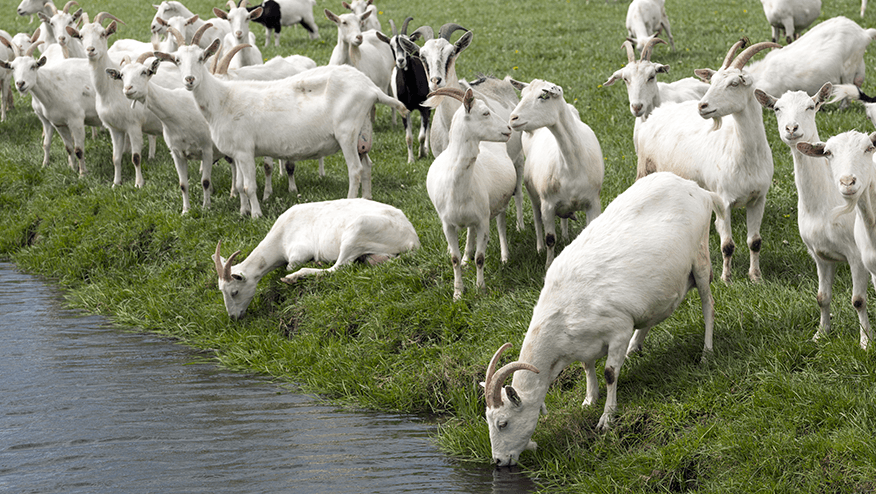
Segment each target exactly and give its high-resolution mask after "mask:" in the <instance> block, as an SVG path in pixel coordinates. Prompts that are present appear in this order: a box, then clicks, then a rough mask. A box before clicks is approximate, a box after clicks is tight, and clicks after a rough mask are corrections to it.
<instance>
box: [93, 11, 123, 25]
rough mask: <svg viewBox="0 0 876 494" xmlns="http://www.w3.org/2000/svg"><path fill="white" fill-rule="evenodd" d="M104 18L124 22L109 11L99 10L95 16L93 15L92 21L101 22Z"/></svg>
mask: <svg viewBox="0 0 876 494" xmlns="http://www.w3.org/2000/svg"><path fill="white" fill-rule="evenodd" d="M104 19H112V20H114V21H116V22H118V23H119V24H125V23H124V21H122V20H121V19H119V18H118V17H116V16H114V15H112V14H110V13H109V12H101V13H99V14H97V15H96V16H94V23H95V24H100V23H101V22H103V20H104ZM125 25H126V26H127V24H125Z"/></svg>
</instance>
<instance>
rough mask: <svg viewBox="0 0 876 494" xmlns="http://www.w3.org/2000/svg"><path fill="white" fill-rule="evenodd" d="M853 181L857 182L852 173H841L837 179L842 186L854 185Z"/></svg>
mask: <svg viewBox="0 0 876 494" xmlns="http://www.w3.org/2000/svg"><path fill="white" fill-rule="evenodd" d="M855 182H857V179H856V178H855V176H854V175H843V176H842V177H840V179H839V183H840V185H843V186H846V187H849V186H852V185H855Z"/></svg>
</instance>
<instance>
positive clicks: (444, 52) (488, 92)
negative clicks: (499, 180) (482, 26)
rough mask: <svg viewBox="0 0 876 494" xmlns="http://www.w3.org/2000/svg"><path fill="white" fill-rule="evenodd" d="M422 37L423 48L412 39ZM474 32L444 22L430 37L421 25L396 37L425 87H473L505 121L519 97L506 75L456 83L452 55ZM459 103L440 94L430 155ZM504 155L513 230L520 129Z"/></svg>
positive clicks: (439, 148)
mask: <svg viewBox="0 0 876 494" xmlns="http://www.w3.org/2000/svg"><path fill="white" fill-rule="evenodd" d="M458 30H462V31H466V32H465V34H463V35H462V36H461V37H460V38H459V39H458V40H456V43H453V44H451V43H450V36H451V35H452V34H453V33H454V32H456V31H458ZM420 36H422V38H423V39H424V40H425V41H426V42H425V43H424V44H423V48H420V47H419V46H417V45H416V44H415V43H414V42H413V41H412V39H415V37H420ZM473 37H474V33H472V32H471V31H468V30H467V29H465V28H464V27H462V26H460V25H458V24H454V23H447V24H444V25H443V26H441V29H439V30H438V37H437V38H435V37H434V33H433V31H432V28H431V27H429V26H421V27H419V28H417V29H416V30H415V31H414V32H413V33H411V39H406V38H399V40H400V41H401V46H402V47H403V48H404V49H405V51H406V52H408V54H410V55H411V56H412V57H419V58H420V60H421V61H422V62H423V66H424V67H425V68H426V75H427V76H428V77H429V89H430V90H432V91H435V90H436V89H439V88H442V87H448V88H457V89H463V90H464V89H467V88H471V89H472V90H474V93H475V96H477V97H478V98H480V99H482V100H483V101H485V102H487V104H488V105H489V106H490V108H492V109H494V110H495V111H496V112H498V113H499V115H500V116H501V117H502V118H503V119H505V121H506V122H507V121H508V118H510V116H511V111H512V110H514V107H516V106H517V103H518V102H519V101H520V99H519V98H518V97H517V92H516V91H515V90H514V87H513V86H512V85H511V82H510V78H508V77H506V78H505V80H498V79H496V78H492V77H482V78H480V79H478V80H477V81H474V82H471V83H460V81H459V78H458V77H457V75H456V59H457V58H459V54H460V53H462V51H463V50H465V49H466V48H467V47H468V46H469V45H470V44H471V40H472V38H473ZM459 107H460V103H459V101H457V100H456V99H454V98H443V101H442V102H441V104H439V105H438V107H437V108H435V112H434V116H433V119H432V122H431V125H432V128H431V133H430V136H429V144H430V146H431V148H432V155H433V156H438V155H440V154H441V153H442V152H443V151H444V149H446V148H447V146H448V141H449V136H450V122H451V121H452V120H453V117H454V115H455V114H456V111H457V110H458V109H459ZM506 148H507V151H508V156H509V157H511V160H512V161H513V162H514V169H515V171H516V173H517V185H516V187H515V189H514V203H515V205H516V206H517V230H522V229H523V168H524V156H523V143H522V141H521V136H520V132H517V131H514V132H512V134H511V138H510V139H508V142H507V144H506Z"/></svg>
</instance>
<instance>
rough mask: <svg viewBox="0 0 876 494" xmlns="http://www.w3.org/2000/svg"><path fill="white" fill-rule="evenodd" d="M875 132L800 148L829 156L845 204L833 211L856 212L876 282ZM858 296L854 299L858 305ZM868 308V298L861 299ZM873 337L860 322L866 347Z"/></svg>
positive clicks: (860, 241) (858, 236) (860, 242)
mask: <svg viewBox="0 0 876 494" xmlns="http://www.w3.org/2000/svg"><path fill="white" fill-rule="evenodd" d="M874 143H876V133H873V134H870V135H869V136H868V135H867V134H863V133H861V132H858V131H855V130H851V131H848V132H844V133H842V134H839V135H836V136H834V137H831V138H830V139H828V140H827V142H826V143H824V142H817V143H810V142H799V143H797V149H798V150H800V151H801V152H802V153H803V154H805V155H807V156H812V157H819V158H827V161H828V162H829V163H830V168H831V171H832V173H833V179H834V186H835V187H837V189H838V190H839V193H840V195H841V196H842V198H843V200H844V202H845V204H843V205H841V206H839V207H837V208H835V209H834V211H833V215H834V218H835V219H839V218H841V217H842V216H843V215H846V214H848V213H850V212H852V211H856V214H855V227H854V228H855V232H854V237H855V244H856V245H857V246H858V249H860V252H861V260H862V261H863V263H864V266H866V267H867V270H868V271H869V272H870V276H871V279H872V280H873V283H874V284H876V213H874V206H873V205H874V201H876V192H874V190H876V180H874V170H873V155H874V152H876V147H874ZM858 301H859V300H857V299H856V300H855V302H856V304H855V308H856V309H858V310H860V309H859V307H858V304H857V302H858ZM860 303H861V305H862V306H863V310H866V300H860ZM872 338H873V335H872V333H871V332H870V327H869V325H866V326H865V325H864V324H863V322H862V324H861V335H860V345H861V348H863V349H867V347H868V346H869V344H870V340H871V339H872Z"/></svg>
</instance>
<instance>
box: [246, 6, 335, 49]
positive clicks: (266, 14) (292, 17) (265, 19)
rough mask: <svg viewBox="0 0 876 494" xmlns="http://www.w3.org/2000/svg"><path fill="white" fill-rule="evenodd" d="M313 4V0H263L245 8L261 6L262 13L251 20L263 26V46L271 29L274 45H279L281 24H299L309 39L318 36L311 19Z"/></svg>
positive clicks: (269, 37)
mask: <svg viewBox="0 0 876 494" xmlns="http://www.w3.org/2000/svg"><path fill="white" fill-rule="evenodd" d="M314 5H316V1H315V0H265V2H264V3H262V4H261V5H257V6H255V7H247V10H250V11H252V10H254V9H256V8H258V7H261V8H262V15H260V16H259V17H257V18H255V19H253V20H252V21H253V22H257V23H259V24H261V25H263V26H265V46H268V42H270V40H271V31H273V32H274V46H280V30H281V29H283V26H294V25H295V24H301V26H302V27H303V28H304V30H305V31H307V32H308V34H310V39H318V38H319V28H318V27H316V22H315V21H314V20H313V6H314Z"/></svg>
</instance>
